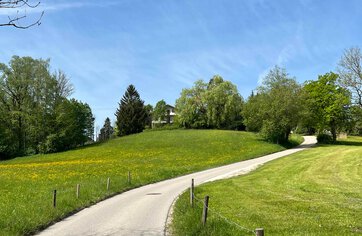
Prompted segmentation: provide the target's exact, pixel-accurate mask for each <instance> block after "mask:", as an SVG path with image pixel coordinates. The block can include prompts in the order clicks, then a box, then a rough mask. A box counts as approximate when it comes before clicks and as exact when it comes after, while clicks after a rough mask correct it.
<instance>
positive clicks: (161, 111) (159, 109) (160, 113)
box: [152, 99, 167, 121]
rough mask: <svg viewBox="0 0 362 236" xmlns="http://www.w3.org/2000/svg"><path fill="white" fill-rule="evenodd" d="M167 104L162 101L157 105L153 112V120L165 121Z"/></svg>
mask: <svg viewBox="0 0 362 236" xmlns="http://www.w3.org/2000/svg"><path fill="white" fill-rule="evenodd" d="M166 109H167V107H166V102H165V101H164V100H163V99H162V100H161V101H158V102H157V103H156V106H155V109H154V110H153V117H152V118H153V120H160V121H161V120H165V119H166V115H167V114H166Z"/></svg>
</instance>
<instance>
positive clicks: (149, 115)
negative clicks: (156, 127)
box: [145, 104, 153, 127]
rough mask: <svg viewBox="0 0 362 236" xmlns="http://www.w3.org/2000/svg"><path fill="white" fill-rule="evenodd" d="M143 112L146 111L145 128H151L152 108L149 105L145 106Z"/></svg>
mask: <svg viewBox="0 0 362 236" xmlns="http://www.w3.org/2000/svg"><path fill="white" fill-rule="evenodd" d="M145 111H146V127H147V126H148V127H151V126H152V119H153V118H152V116H153V107H152V105H151V104H147V105H146V106H145Z"/></svg>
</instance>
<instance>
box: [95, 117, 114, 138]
mask: <svg viewBox="0 0 362 236" xmlns="http://www.w3.org/2000/svg"><path fill="white" fill-rule="evenodd" d="M113 132H114V131H113V127H112V126H111V120H110V119H109V118H108V117H107V118H106V120H105V121H104V125H103V127H102V129H101V130H100V133H99V136H98V140H99V141H104V140H108V139H110V138H111V136H112V134H113Z"/></svg>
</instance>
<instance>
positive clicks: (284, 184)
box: [171, 137, 362, 235]
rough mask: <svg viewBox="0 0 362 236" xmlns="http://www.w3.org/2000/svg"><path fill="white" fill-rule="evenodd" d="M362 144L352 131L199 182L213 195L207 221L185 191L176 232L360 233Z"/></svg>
mask: <svg viewBox="0 0 362 236" xmlns="http://www.w3.org/2000/svg"><path fill="white" fill-rule="evenodd" d="M361 144H362V138H356V137H354V138H349V139H348V140H343V141H340V142H339V145H321V146H319V147H316V148H313V149H310V150H306V151H303V152H300V153H296V154H293V155H290V156H288V157H284V158H281V159H278V160H275V161H272V162H270V163H267V164H265V165H264V166H262V167H261V168H259V169H258V170H256V171H254V172H252V173H250V174H248V175H245V176H239V177H236V178H232V179H227V180H221V181H217V182H213V183H208V184H205V185H202V186H199V187H197V188H196V197H198V198H199V199H200V200H202V199H203V198H204V196H205V195H209V196H210V203H209V204H210V205H209V207H210V212H209V219H208V222H207V225H206V227H203V226H202V225H201V212H202V202H201V201H196V202H197V204H196V206H195V207H194V208H191V207H190V206H189V193H188V192H187V193H184V194H183V195H182V196H180V198H179V200H178V201H177V202H176V204H175V208H174V215H173V223H172V226H171V229H172V231H173V233H174V234H175V235H253V234H252V232H250V231H248V230H255V229H256V228H259V227H262V228H264V229H265V234H266V235H360V234H362V188H361V183H362V147H361ZM219 214H221V215H219ZM223 217H225V218H226V219H227V220H226V219H225V218H223ZM232 222H235V223H236V224H237V225H240V226H242V227H244V228H246V229H242V228H240V227H239V226H237V225H235V224H234V223H232Z"/></svg>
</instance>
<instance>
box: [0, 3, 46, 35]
mask: <svg viewBox="0 0 362 236" xmlns="http://www.w3.org/2000/svg"><path fill="white" fill-rule="evenodd" d="M39 5H40V2H35V3H32V1H29V0H0V10H1V9H10V10H13V9H14V10H16V11H14V14H15V16H8V20H7V22H5V23H0V26H13V27H15V28H19V29H27V28H29V27H32V26H35V25H40V24H41V19H42V18H43V15H44V11H42V12H41V14H40V17H39V18H38V19H36V20H34V21H33V22H32V23H26V24H24V25H23V24H21V23H20V22H21V21H24V19H25V18H26V17H27V15H26V10H27V9H31V8H37V7H38V6H39ZM19 10H21V11H19ZM21 12H22V13H21ZM19 13H20V14H19Z"/></svg>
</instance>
